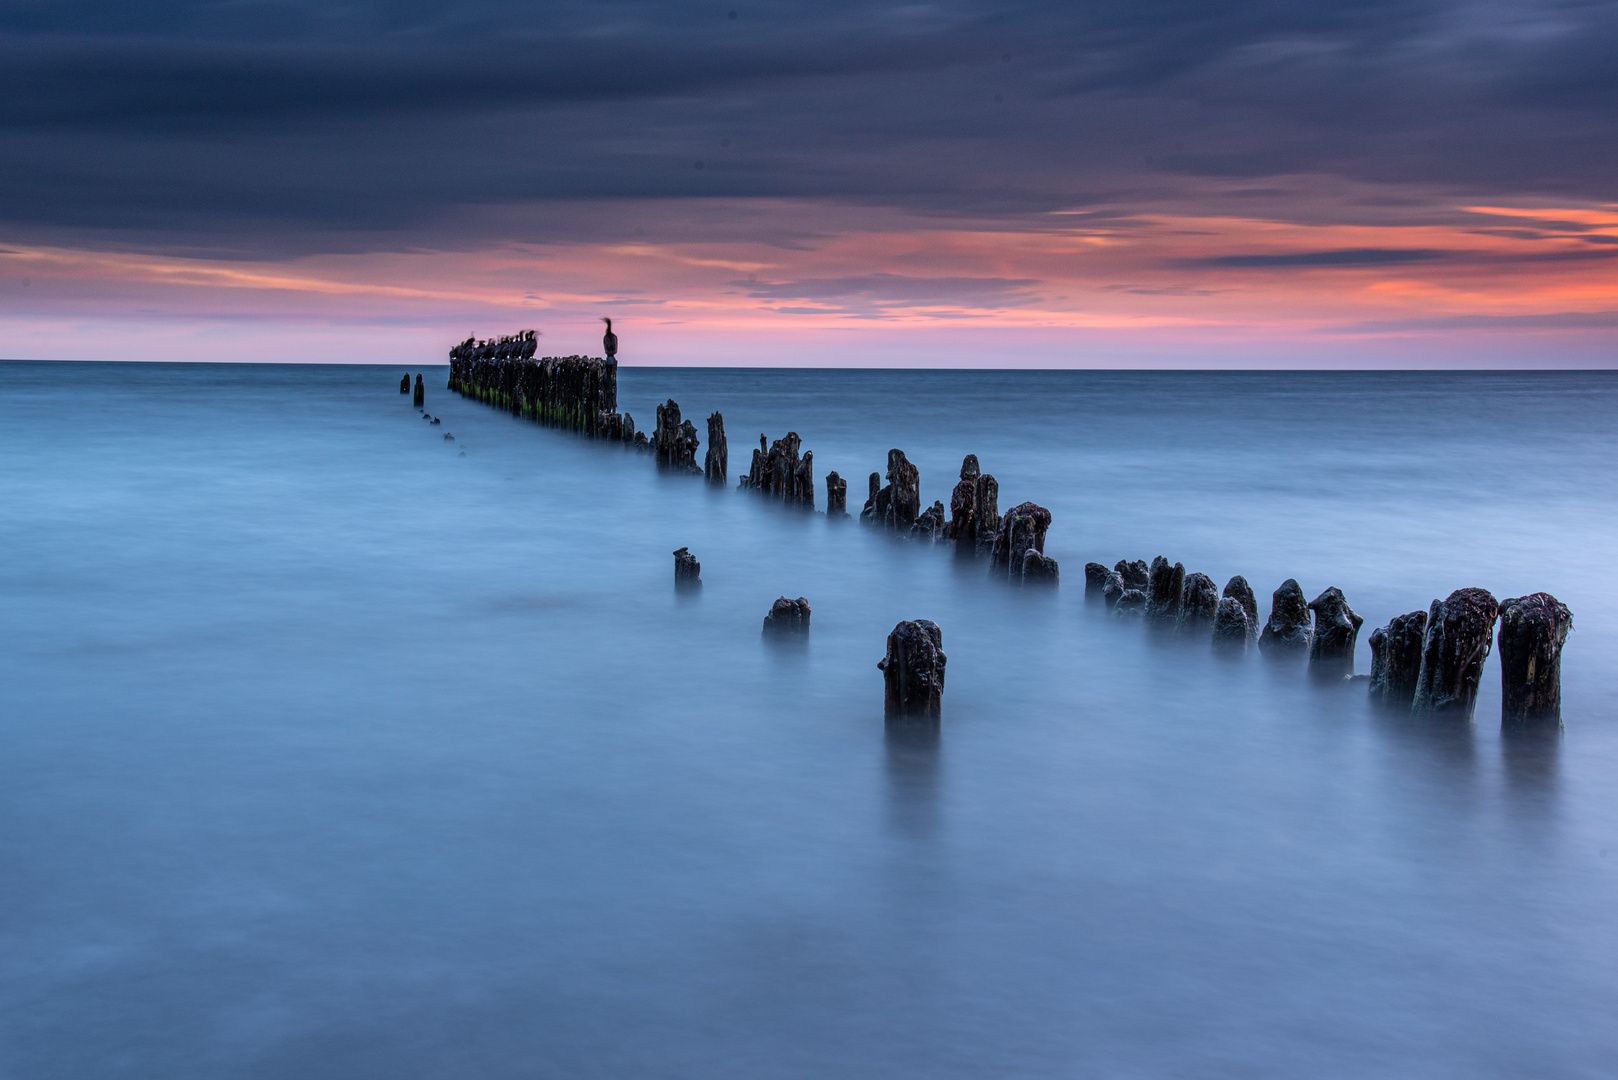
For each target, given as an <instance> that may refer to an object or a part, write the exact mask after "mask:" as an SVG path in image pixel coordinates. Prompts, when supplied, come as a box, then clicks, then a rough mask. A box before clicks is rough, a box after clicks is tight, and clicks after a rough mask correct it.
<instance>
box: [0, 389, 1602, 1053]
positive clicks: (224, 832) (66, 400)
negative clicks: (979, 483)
mask: <svg viewBox="0 0 1618 1080" xmlns="http://www.w3.org/2000/svg"><path fill="white" fill-rule="evenodd" d="M400 370H401V369H378V368H358V367H319V368H311V367H250V366H183V365H173V366H147V365H129V366H115V365H44V364H7V365H3V366H0V377H3V383H0V418H3V426H0V453H3V456H4V462H5V465H4V468H3V471H0V506H3V508H4V509H3V513H0V555H3V558H0V695H3V696H0V701H3V715H0V868H3V874H0V1075H3V1076H5V1077H7V1078H38V1077H95V1078H122V1077H129V1078H154V1077H162V1078H164V1080H186V1078H217V1077H295V1078H318V1077H332V1078H348V1080H352V1078H357V1077H366V1078H368V1077H377V1078H389V1080H396V1078H414V1077H446V1078H448V1077H456V1078H465V1077H480V1078H482V1077H487V1078H505V1077H524V1078H528V1077H557V1078H583V1077H635V1078H641V1077H652V1078H663V1077H682V1078H686V1077H689V1078H730V1077H735V1078H775V1077H794V1078H797V1077H802V1078H810V1077H815V1078H820V1077H861V1078H863V1077H870V1078H893V1077H927V1078H935V1077H938V1078H953V1077H961V1078H967V1077H971V1078H979V1077H1041V1078H1044V1077H1064V1078H1065V1077H1076V1076H1098V1077H1231V1078H1261V1077H1276V1078H1296V1077H1305V1076H1307V1077H1387V1076H1400V1077H1456V1078H1462V1077H1466V1078H1476V1077H1523V1076H1535V1077H1597V1076H1611V1075H1613V1074H1614V1071H1615V1069H1618V1066H1615V1064H1614V1063H1615V1062H1618V1023H1614V1021H1613V1018H1614V1016H1618V784H1615V782H1614V781H1615V779H1618V716H1615V705H1618V672H1615V670H1614V665H1613V664H1612V662H1611V659H1612V657H1613V656H1614V645H1615V641H1618V619H1615V615H1614V612H1615V609H1618V588H1615V586H1614V584H1613V578H1612V575H1611V569H1610V568H1611V567H1612V565H1613V563H1614V556H1615V554H1618V553H1615V550H1614V548H1615V543H1614V539H1613V538H1614V536H1618V479H1615V475H1618V474H1615V469H1614V466H1615V464H1618V432H1615V428H1614V423H1613V421H1614V418H1615V417H1618V379H1614V378H1612V377H1610V376H1608V375H1605V374H1538V375H1453V374H1434V375H1373V374H1331V375H1300V374H1250V375H1249V374H1243V375H1209V374H1086V373H1052V374H1039V373H997V374H989V373H973V372H949V373H924V372H909V373H898V372H868V371H867V372H770V373H766V372H737V371H669V370H649V369H625V370H624V371H623V372H622V390H621V401H622V402H623V404H624V405H626V406H627V407H628V408H630V409H631V410H632V411H633V412H634V413H635V415H636V417H637V418H638V419H639V421H640V423H641V425H642V426H643V427H644V426H647V425H649V423H650V421H651V418H652V406H653V404H654V402H656V401H660V400H662V398H663V397H666V396H673V397H674V398H676V399H677V400H678V401H679V402H680V404H681V405H682V407H683V408H684V410H685V413H686V415H687V416H689V417H691V418H692V419H693V420H694V421H695V423H696V424H697V427H698V429H699V430H702V429H703V424H702V418H703V417H705V416H706V415H707V413H708V412H709V411H711V410H713V409H715V408H719V409H722V410H723V411H724V413H725V417H726V424H727V427H728V429H729V431H730V434H731V444H732V445H731V464H732V475H733V477H734V475H735V474H736V473H737V472H740V471H744V470H745V467H746V461H747V455H748V448H749V446H750V445H751V443H752V440H753V439H755V438H756V435H757V433H758V432H759V431H761V430H762V431H766V432H768V433H769V435H770V437H771V438H776V437H779V436H780V435H781V434H782V433H783V432H784V431H785V430H786V429H787V428H788V427H789V426H790V427H791V428H793V429H794V430H796V431H798V432H799V433H800V434H801V435H802V436H803V438H804V441H805V444H806V446H808V447H809V448H810V449H812V450H813V451H814V453H815V467H816V476H817V482H818V478H819V477H821V476H823V475H824V473H825V472H826V471H827V470H828V469H832V468H835V469H837V470H838V471H839V472H841V473H842V474H843V475H844V476H846V477H847V478H848V480H849V495H850V504H851V507H853V508H854V509H855V510H856V511H857V508H858V505H859V504H860V503H861V502H863V500H864V490H865V480H864V477H865V474H866V473H867V472H869V471H870V470H871V469H874V468H880V467H881V466H882V464H883V460H884V455H885V452H886V450H887V449H888V447H890V446H900V447H903V448H904V449H905V450H906V451H907V452H908V453H909V455H910V457H911V459H912V460H914V461H916V462H917V463H918V464H919V466H920V469H921V476H922V493H923V497H924V499H925V500H926V501H927V502H931V501H932V500H933V499H934V498H944V499H946V500H947V498H948V491H949V487H950V480H951V479H952V478H953V477H954V475H955V471H956V470H957V469H958V467H959V464H960V458H961V456H962V454H963V453H965V452H968V451H971V452H974V453H976V454H978V456H979V458H980V459H981V460H982V462H983V466H984V468H985V469H986V470H987V471H990V472H992V473H994V474H995V475H996V476H997V477H998V478H999V481H1000V486H1001V497H1000V505H1001V507H1002V508H1005V507H1009V506H1011V505H1013V504H1015V503H1016V502H1019V501H1022V500H1024V499H1034V500H1036V501H1039V502H1042V503H1044V504H1045V505H1047V506H1049V507H1050V508H1051V509H1052V510H1053V512H1054V514H1055V524H1054V525H1053V527H1052V531H1051V534H1050V541H1049V545H1048V550H1049V552H1050V553H1051V554H1053V555H1055V556H1056V557H1057V558H1058V559H1059V560H1061V564H1062V568H1063V573H1064V579H1065V580H1064V584H1063V588H1062V589H1061V591H1060V592H1059V593H1057V594H1056V595H1054V596H1050V595H1030V594H1020V593H1016V592H1012V591H1009V590H1007V589H1005V588H1003V587H1000V586H999V585H996V584H994V583H991V582H989V581H987V580H985V578H984V575H983V571H982V568H981V567H979V566H972V565H968V566H962V565H961V564H959V563H957V562H955V561H953V560H952V559H950V558H948V557H947V556H946V555H945V554H944V553H943V552H942V551H935V550H929V549H925V548H921V547H917V546H914V545H907V544H898V543H893V542H890V541H888V540H886V539H884V538H882V537H880V536H877V535H874V534H872V533H870V532H868V531H866V530H862V529H861V528H859V527H858V526H857V525H846V526H843V527H837V526H835V525H833V524H832V523H829V522H827V521H826V520H825V519H824V518H823V517H805V516H802V515H799V514H795V513H790V512H786V511H784V510H782V509H780V508H776V507H770V506H766V505H763V504H761V503H760V502H758V501H757V500H755V499H754V498H752V497H749V496H745V495H743V494H741V493H738V492H736V491H735V490H726V491H713V490H710V489H708V488H705V487H704V486H703V485H702V483H701V482H700V481H696V480H688V479H685V478H678V477H668V476H660V475H659V474H658V473H657V472H656V471H655V469H654V468H653V467H652V464H651V462H650V460H649V459H648V458H646V457H642V456H637V455H636V454H634V453H633V452H627V451H625V450H623V449H622V448H621V447H618V446H615V445H605V444H599V443H592V442H589V441H586V440H583V439H580V438H578V437H574V436H570V435H567V434H564V433H560V432H556V431H552V430H547V429H544V428H540V427H537V426H535V425H533V424H531V423H527V422H523V421H518V420H513V419H512V418H510V417H508V416H505V415H502V414H501V413H498V412H496V411H494V410H492V409H489V408H487V407H486V406H482V405H479V404H476V403H473V402H468V401H463V400H461V399H459V398H456V397H452V396H451V395H449V394H448V393H447V392H446V391H444V390H443V389H442V386H443V376H442V374H441V371H442V369H433V372H432V375H431V377H430V378H429V380H428V382H429V391H428V409H429V411H430V412H432V413H434V414H436V415H439V416H441V417H442V418H443V420H444V423H443V425H442V426H438V427H434V426H431V425H429V424H427V423H425V422H424V421H423V420H422V419H421V418H420V417H419V416H418V414H417V412H416V410H415V409H413V408H412V407H411V406H410V405H409V404H408V399H407V398H404V397H401V396H400V395H399V394H398V393H397V390H396V388H397V384H398V379H399V374H400ZM445 431H450V432H453V433H454V434H455V436H456V441H455V442H454V443H448V442H446V441H444V440H443V438H442V435H443V433H444V432H445ZM462 450H464V451H465V452H466V456H465V457H461V456H459V454H460V451H462ZM820 496H821V499H822V505H823V499H824V487H823V486H822V487H821V488H820ZM682 545H688V546H690V547H691V549H692V551H693V552H694V553H695V554H696V555H697V556H698V557H699V558H700V559H701V560H702V564H703V578H704V580H705V582H706V587H705V588H704V589H703V591H702V593H701V595H700V597H697V598H695V599H692V600H685V601H682V600H680V599H678V598H676V596H675V595H674V593H673V590H672V580H671V579H672V559H671V557H670V552H671V551H672V550H673V549H674V548H676V547H680V546H682ZM1156 554H1164V555H1167V556H1168V557H1169V558H1170V559H1171V560H1175V559H1177V560H1180V561H1183V562H1184V563H1185V564H1186V567H1187V568H1188V569H1189V570H1201V571H1204V572H1206V573H1208V574H1209V575H1210V576H1212V577H1213V578H1214V579H1215V580H1216V581H1218V582H1220V583H1221V584H1222V583H1223V582H1224V580H1225V579H1226V578H1227V577H1229V576H1230V575H1231V574H1233V573H1243V574H1245V575H1246V576H1247V577H1248V578H1249V580H1251V581H1252V582H1253V585H1254V587H1255V589H1257V590H1258V591H1259V592H1260V594H1261V605H1262V606H1263V608H1264V610H1265V611H1266V612H1267V610H1268V594H1269V592H1270V590H1272V589H1273V588H1274V587H1275V586H1276V585H1277V584H1278V583H1279V582H1280V581H1281V580H1282V579H1283V578H1286V577H1296V578H1298V580H1299V581H1300V582H1301V583H1302V584H1303V586H1304V589H1305V591H1306V592H1307V593H1308V594H1309V595H1310V596H1313V595H1315V594H1316V593H1318V592H1319V591H1321V590H1322V589H1324V588H1325V587H1326V586H1328V585H1337V586H1339V587H1341V588H1342V589H1343V590H1344V591H1345V592H1346V593H1347V595H1348V598H1349V602H1350V603H1351V604H1352V605H1353V606H1354V607H1355V608H1356V609H1357V610H1358V611H1359V612H1360V613H1361V614H1363V615H1364V616H1365V617H1366V627H1365V631H1364V632H1363V633H1362V634H1361V653H1360V658H1359V669H1360V670H1361V671H1364V670H1365V669H1366V667H1367V664H1368V653H1367V651H1366V648H1365V645H1364V639H1365V637H1367V636H1368V634H1369V631H1370V630H1371V629H1372V628H1373V627H1374V626H1377V625H1380V624H1381V623H1383V622H1385V621H1387V619H1388V618H1389V617H1390V616H1392V615H1395V614H1399V613H1402V612H1405V611H1409V610H1413V609H1416V608H1424V607H1425V606H1426V605H1427V603H1428V601H1429V600H1431V599H1432V598H1434V597H1438V596H1443V595H1446V594H1448V593H1449V592H1450V591H1451V590H1452V589H1455V588H1457V587H1461V586H1470V585H1481V586H1484V587H1487V588H1489V589H1491V590H1492V591H1493V592H1494V593H1495V595H1496V596H1501V597H1504V596H1511V595H1520V594H1522V593H1526V592H1531V591H1534V590H1539V589H1544V590H1547V591H1550V592H1552V593H1555V594H1556V595H1557V596H1559V597H1560V598H1561V599H1562V600H1563V601H1565V602H1566V603H1567V604H1568V605H1569V606H1570V607H1571V608H1572V609H1573V611H1574V613H1575V619H1576V623H1577V630H1576V631H1575V633H1574V634H1573V635H1572V637H1571V638H1570V640H1569V643H1568V647H1567V654H1566V663H1565V665H1564V681H1565V708H1564V713H1565V716H1566V721H1567V724H1566V732H1565V734H1564V735H1563V736H1562V737H1560V738H1559V739H1549V740H1505V741H1503V740H1502V739H1501V737H1500V734H1499V730H1498V710H1499V684H1498V679H1499V675H1498V668H1497V666H1496V664H1495V661H1494V660H1491V662H1490V665H1489V668H1488V670H1487V672H1486V674H1485V683H1484V686H1485V689H1484V693H1483V696H1482V699H1481V701H1480V703H1479V706H1478V714H1477V721H1476V723H1475V725H1473V726H1472V727H1465V726H1455V725H1449V724H1444V725H1429V724H1418V723H1412V722H1410V721H1408V720H1400V719H1393V718H1388V717H1386V716H1380V715H1377V714H1375V713H1373V712H1371V711H1370V710H1369V709H1368V708H1367V707H1366V704H1365V703H1364V701H1363V699H1362V697H1361V694H1360V693H1359V692H1358V691H1340V690H1335V689H1325V688H1322V687H1319V686H1316V685H1312V684H1311V683H1310V682H1309V681H1308V680H1307V679H1306V678H1305V677H1304V675H1303V673H1302V672H1301V671H1297V670H1293V669H1290V668H1286V669H1277V668H1276V667H1275V666H1274V665H1271V664H1268V663H1263V662H1261V661H1259V660H1258V659H1257V658H1256V657H1255V658H1251V659H1249V660H1248V661H1247V662H1243V663H1236V664H1230V663H1218V662H1215V658H1214V657H1212V656H1210V655H1209V654H1208V651H1207V650H1206V649H1204V648H1200V647H1175V646H1173V645H1172V644H1167V643H1163V642H1160V641H1155V640H1151V639H1148V638H1147V637H1146V636H1145V635H1144V634H1143V633H1142V632H1141V631H1140V629H1139V628H1138V627H1134V626H1120V625H1118V624H1116V623H1114V622H1112V621H1110V620H1108V619H1107V618H1106V617H1105V616H1104V615H1103V614H1102V613H1100V612H1099V611H1098V610H1096V609H1095V608H1094V607H1091V606H1087V605H1086V604H1085V602H1084V598H1083V564H1084V562H1085V560H1086V559H1098V560H1101V561H1104V562H1107V563H1109V564H1110V563H1112V562H1114V561H1115V560H1117V559H1119V558H1122V557H1129V558H1148V559H1149V558H1151V557H1152V556H1153V555H1156ZM782 594H785V595H788V596H797V595H800V594H801V595H804V596H807V597H808V598H809V599H810V601H811V603H812V604H813V606H814V629H813V634H812V640H811V642H810V644H809V646H808V647H807V648H806V649H802V650H780V649H774V650H772V649H767V648H765V647H764V646H763V645H762V643H761V642H760V640H759V624H760V620H761V619H762V617H763V614H764V612H765V611H766V610H767V609H768V607H769V604H770V601H772V600H773V599H774V598H775V597H776V596H778V595H782ZM916 617H921V618H931V619H934V620H936V621H937V622H938V623H939V624H940V625H941V626H942V627H943V631H944V644H945V648H946V651H947V652H948V654H949V657H950V660H949V674H948V688H947V690H946V693H945V702H944V721H943V724H942V728H941V731H940V735H939V737H938V738H937V740H936V741H930V740H927V739H924V738H909V737H901V736H898V735H889V734H886V733H885V731H884V725H883V721H882V714H881V708H882V687H881V677H880V673H879V672H878V671H877V669H876V661H877V660H878V658H879V657H880V656H881V655H882V647H883V639H884V637H885V635H886V633H887V631H888V630H889V629H891V627H892V625H893V623H894V622H895V621H897V620H898V619H901V618H916Z"/></svg>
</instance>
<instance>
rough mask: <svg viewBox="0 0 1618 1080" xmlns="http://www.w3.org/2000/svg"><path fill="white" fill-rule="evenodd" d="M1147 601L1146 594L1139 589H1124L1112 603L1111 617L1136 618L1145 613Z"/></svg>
mask: <svg viewBox="0 0 1618 1080" xmlns="http://www.w3.org/2000/svg"><path fill="white" fill-rule="evenodd" d="M1148 603H1149V601H1148V600H1147V599H1146V594H1145V593H1143V592H1141V591H1140V590H1139V589H1125V590H1124V591H1123V592H1122V593H1121V594H1120V595H1119V597H1118V599H1117V601H1116V602H1114V603H1113V605H1112V617H1113V618H1115V619H1136V618H1141V617H1143V616H1144V615H1145V614H1146V607H1147V604H1148Z"/></svg>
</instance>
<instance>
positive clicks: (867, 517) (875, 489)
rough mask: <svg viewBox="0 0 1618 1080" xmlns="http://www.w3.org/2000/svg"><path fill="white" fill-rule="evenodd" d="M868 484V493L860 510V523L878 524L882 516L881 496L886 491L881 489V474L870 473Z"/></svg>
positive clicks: (880, 522)
mask: <svg viewBox="0 0 1618 1080" xmlns="http://www.w3.org/2000/svg"><path fill="white" fill-rule="evenodd" d="M867 483H868V484H869V485H870V495H869V496H868V497H867V498H866V500H865V507H864V508H863V509H862V510H861V511H860V524H862V525H880V524H882V516H883V509H884V506H883V497H884V496H885V495H886V494H887V492H885V491H883V490H882V474H881V473H875V472H874V473H872V474H871V475H870V478H869V479H868V480H867Z"/></svg>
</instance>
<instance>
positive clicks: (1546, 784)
mask: <svg viewBox="0 0 1618 1080" xmlns="http://www.w3.org/2000/svg"><path fill="white" fill-rule="evenodd" d="M1561 753H1562V727H1561V725H1560V724H1541V725H1537V726H1532V727H1510V728H1503V729H1501V732H1500V757H1501V761H1502V763H1503V764H1504V767H1505V774H1506V787H1507V790H1509V791H1510V792H1511V793H1512V794H1514V795H1517V796H1527V797H1531V798H1535V799H1543V798H1548V797H1549V796H1551V795H1553V794H1554V793H1555V790H1556V782H1557V776H1558V771H1559V766H1560V764H1561Z"/></svg>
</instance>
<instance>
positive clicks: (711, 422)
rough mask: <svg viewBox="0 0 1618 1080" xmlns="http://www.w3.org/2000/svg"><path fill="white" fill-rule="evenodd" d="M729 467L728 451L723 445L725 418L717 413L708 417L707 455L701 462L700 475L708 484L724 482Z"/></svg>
mask: <svg viewBox="0 0 1618 1080" xmlns="http://www.w3.org/2000/svg"><path fill="white" fill-rule="evenodd" d="M729 467H730V449H729V447H728V446H727V445H726V443H725V418H724V416H722V415H721V414H719V413H717V412H716V413H711V414H709V416H708V455H707V456H706V457H705V458H703V461H702V475H703V476H705V477H707V479H708V482H709V483H710V484H723V483H725V482H726V479H727V477H726V472H727V470H728V469H729Z"/></svg>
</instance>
